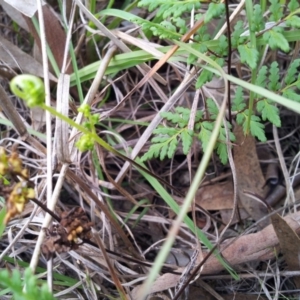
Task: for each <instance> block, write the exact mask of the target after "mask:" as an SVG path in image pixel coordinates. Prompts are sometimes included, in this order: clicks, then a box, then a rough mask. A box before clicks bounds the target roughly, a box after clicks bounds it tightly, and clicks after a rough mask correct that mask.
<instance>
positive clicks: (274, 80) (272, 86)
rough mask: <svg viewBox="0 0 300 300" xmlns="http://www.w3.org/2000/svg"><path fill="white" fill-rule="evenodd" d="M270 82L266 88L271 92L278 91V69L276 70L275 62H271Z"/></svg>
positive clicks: (276, 64)
mask: <svg viewBox="0 0 300 300" xmlns="http://www.w3.org/2000/svg"><path fill="white" fill-rule="evenodd" d="M269 72H270V76H269V79H270V82H269V84H268V88H269V90H271V91H278V90H279V89H280V83H279V79H280V77H279V68H278V63H277V62H276V61H274V62H272V64H271V66H270V69H269Z"/></svg>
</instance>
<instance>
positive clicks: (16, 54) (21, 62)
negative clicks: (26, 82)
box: [0, 37, 57, 81]
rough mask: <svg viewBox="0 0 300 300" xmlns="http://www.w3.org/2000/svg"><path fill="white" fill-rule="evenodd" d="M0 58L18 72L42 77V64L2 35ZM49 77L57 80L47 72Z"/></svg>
mask: <svg viewBox="0 0 300 300" xmlns="http://www.w3.org/2000/svg"><path fill="white" fill-rule="evenodd" d="M0 60H2V61H3V62H4V63H5V64H6V65H7V66H8V67H10V68H12V69H14V70H16V71H18V72H21V73H28V74H34V75H36V76H39V77H44V76H43V66H42V64H40V63H39V62H37V61H36V60H35V59H34V58H32V57H31V56H30V55H28V54H27V53H25V52H23V51H22V50H20V49H19V47H17V46H15V45H14V44H12V43H11V42H9V41H8V40H6V39H5V38H4V37H2V38H1V41H0ZM49 78H50V80H52V81H57V79H56V78H55V77H54V76H53V75H52V74H49Z"/></svg>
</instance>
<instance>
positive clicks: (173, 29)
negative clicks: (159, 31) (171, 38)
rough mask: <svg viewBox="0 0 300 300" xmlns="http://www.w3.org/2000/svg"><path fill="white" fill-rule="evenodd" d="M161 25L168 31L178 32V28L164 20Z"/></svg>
mask: <svg viewBox="0 0 300 300" xmlns="http://www.w3.org/2000/svg"><path fill="white" fill-rule="evenodd" d="M160 25H161V26H163V27H164V28H166V29H167V30H168V31H171V32H176V27H175V26H174V25H173V24H172V23H171V22H170V21H167V20H164V21H162V22H161V23H160Z"/></svg>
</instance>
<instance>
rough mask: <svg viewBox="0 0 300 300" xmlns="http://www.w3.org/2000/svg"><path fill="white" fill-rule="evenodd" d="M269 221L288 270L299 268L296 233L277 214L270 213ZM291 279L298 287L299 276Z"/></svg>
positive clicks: (298, 242) (299, 244)
mask: <svg viewBox="0 0 300 300" xmlns="http://www.w3.org/2000/svg"><path fill="white" fill-rule="evenodd" d="M271 221H272V224H273V227H274V230H275V232H276V235H277V237H278V240H279V244H280V248H281V252H282V254H283V256H284V259H285V261H286V263H287V265H288V269H289V270H290V271H298V270H299V268H300V263H299V253H300V239H299V237H298V235H297V234H296V232H295V231H294V230H293V229H292V228H291V227H290V226H289V225H288V223H287V222H286V221H285V220H284V219H283V218H282V217H281V216H280V215H279V214H274V215H272V216H271ZM293 279H294V282H295V284H296V286H297V288H298V289H299V288H300V277H299V276H295V277H294V278H293Z"/></svg>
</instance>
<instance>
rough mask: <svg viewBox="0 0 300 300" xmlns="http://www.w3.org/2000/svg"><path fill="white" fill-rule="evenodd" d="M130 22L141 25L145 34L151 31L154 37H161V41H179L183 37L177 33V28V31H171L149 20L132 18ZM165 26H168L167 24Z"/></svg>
mask: <svg viewBox="0 0 300 300" xmlns="http://www.w3.org/2000/svg"><path fill="white" fill-rule="evenodd" d="M130 21H131V22H133V23H135V24H137V25H140V26H141V27H142V30H143V31H145V32H147V31H149V30H150V31H151V32H152V33H153V35H155V36H159V37H160V38H161V39H166V38H168V39H175V40H178V39H179V38H180V37H181V35H180V34H179V33H177V32H176V28H175V31H174V30H169V29H167V28H166V27H165V26H162V25H160V24H156V23H153V22H150V21H147V20H141V19H140V18H132V19H130ZM165 25H166V26H167V24H165ZM167 27H168V26H167ZM172 28H173V27H172Z"/></svg>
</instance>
